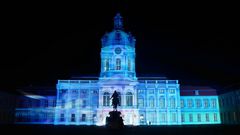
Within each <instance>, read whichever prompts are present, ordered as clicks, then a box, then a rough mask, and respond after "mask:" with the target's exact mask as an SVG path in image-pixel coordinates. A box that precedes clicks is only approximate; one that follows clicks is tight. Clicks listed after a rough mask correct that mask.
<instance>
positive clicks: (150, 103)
mask: <svg viewBox="0 0 240 135" xmlns="http://www.w3.org/2000/svg"><path fill="white" fill-rule="evenodd" d="M149 107H154V98H153V97H150V98H149Z"/></svg>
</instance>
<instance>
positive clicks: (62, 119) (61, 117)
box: [60, 113, 64, 122]
mask: <svg viewBox="0 0 240 135" xmlns="http://www.w3.org/2000/svg"><path fill="white" fill-rule="evenodd" d="M60 121H61V122H62V121H64V114H63V113H62V114H60Z"/></svg>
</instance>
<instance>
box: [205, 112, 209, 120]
mask: <svg viewBox="0 0 240 135" xmlns="http://www.w3.org/2000/svg"><path fill="white" fill-rule="evenodd" d="M206 121H207V122H209V114H208V113H207V114H206Z"/></svg>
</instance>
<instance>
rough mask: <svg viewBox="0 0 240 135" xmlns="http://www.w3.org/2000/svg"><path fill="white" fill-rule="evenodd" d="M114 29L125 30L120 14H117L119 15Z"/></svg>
mask: <svg viewBox="0 0 240 135" xmlns="http://www.w3.org/2000/svg"><path fill="white" fill-rule="evenodd" d="M114 29H115V30H122V29H123V21H122V16H121V15H120V13H117V15H116V16H115V17H114Z"/></svg>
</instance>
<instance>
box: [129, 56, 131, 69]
mask: <svg viewBox="0 0 240 135" xmlns="http://www.w3.org/2000/svg"><path fill="white" fill-rule="evenodd" d="M128 71H131V60H130V58H129V59H128Z"/></svg>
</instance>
